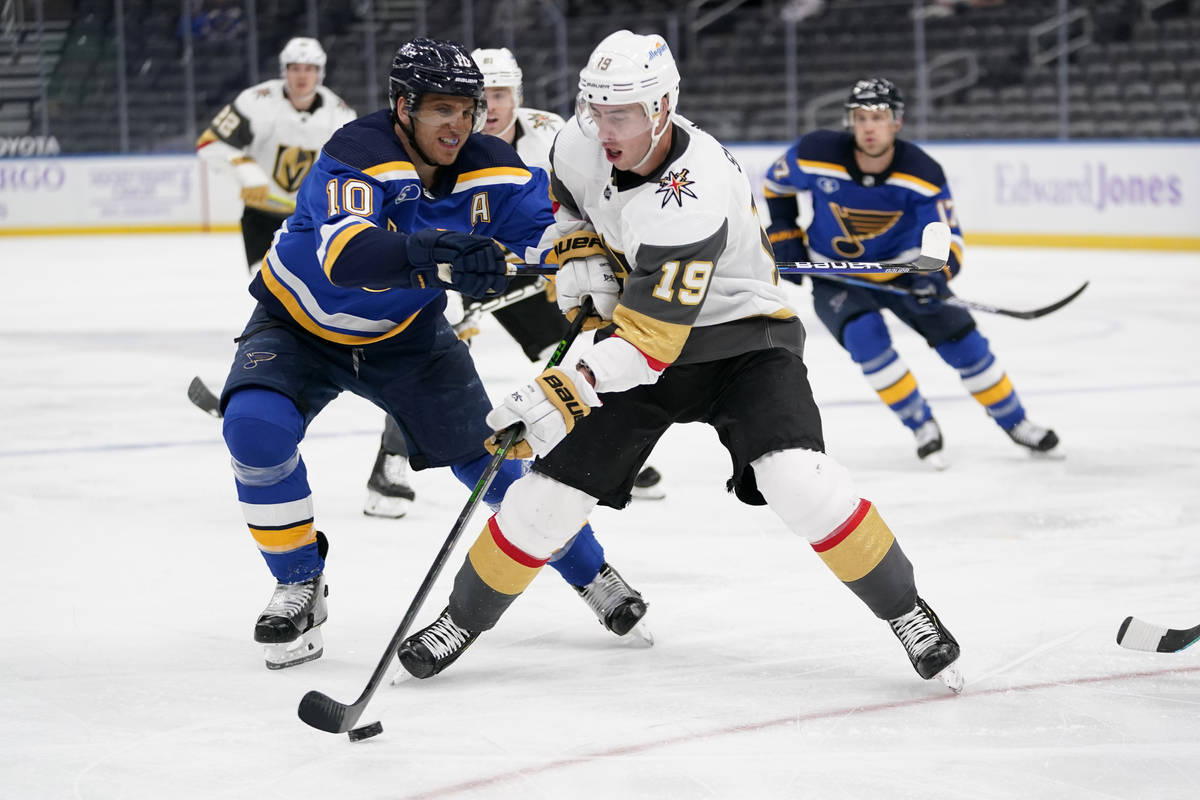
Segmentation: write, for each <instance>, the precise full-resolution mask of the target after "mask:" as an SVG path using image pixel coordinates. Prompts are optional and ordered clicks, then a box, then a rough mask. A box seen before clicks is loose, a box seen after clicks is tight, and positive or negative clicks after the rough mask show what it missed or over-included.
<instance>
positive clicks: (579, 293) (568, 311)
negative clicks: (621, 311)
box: [554, 256, 621, 320]
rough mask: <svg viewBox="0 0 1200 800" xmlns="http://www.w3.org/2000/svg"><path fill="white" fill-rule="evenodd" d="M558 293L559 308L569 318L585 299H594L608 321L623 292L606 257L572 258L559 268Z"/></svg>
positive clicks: (556, 280)
mask: <svg viewBox="0 0 1200 800" xmlns="http://www.w3.org/2000/svg"><path fill="white" fill-rule="evenodd" d="M554 286H555V291H557V292H558V298H557V299H558V308H559V310H560V311H562V312H563V316H565V317H566V318H567V319H569V320H574V319H575V315H576V314H578V313H579V306H580V304H582V303H583V300H584V298H587V297H590V298H592V304H593V306H594V307H595V309H596V311H595V313H596V314H597V315H598V316H599V317H600V318H601V319H605V320H609V319H612V315H613V311H615V310H616V308H617V302H618V298H619V297H620V295H621V287H620V284H618V283H617V276H616V275H614V274H613V271H612V266H611V265H610V264H609V263H608V259H607V258H605V257H604V256H588V257H587V258H573V259H571V260H570V261H568V262H566V263H565V264H563V265H562V266H561V267H559V269H558V275H557V276H556V277H555V279H554Z"/></svg>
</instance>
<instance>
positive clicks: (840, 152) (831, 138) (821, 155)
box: [796, 130, 946, 186]
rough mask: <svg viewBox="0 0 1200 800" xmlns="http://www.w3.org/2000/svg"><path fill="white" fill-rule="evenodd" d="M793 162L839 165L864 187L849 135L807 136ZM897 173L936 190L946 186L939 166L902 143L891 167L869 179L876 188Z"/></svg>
mask: <svg viewBox="0 0 1200 800" xmlns="http://www.w3.org/2000/svg"><path fill="white" fill-rule="evenodd" d="M796 158H797V159H799V160H801V161H823V162H826V163H830V164H838V165H839V166H842V167H844V168H845V169H846V171H847V172H849V173H850V177H851V179H852V180H854V182H855V183H858V184H862V183H863V171H862V170H861V169H859V168H858V162H857V161H856V160H855V158H854V135H853V134H851V133H848V132H843V131H825V130H821V131H813V132H812V133H806V134H805V135H804V136H803V137H801V139H800V141H799V142H798V143H797V145H796ZM896 172H901V173H904V174H906V175H914V176H916V177H918V178H920V179H921V180H924V181H928V182H929V183H932V184H934V185H935V186H942V185H944V184H945V183H946V177H945V175H944V173H943V172H942V168H941V166H940V165H939V164H938V163H937V162H936V161H934V160H933V158H932V157H931V156H930V155H929V154H928V153H926V152H925V151H924V150H922V149H921V148H920V147H918V146H917V145H915V144H913V143H912V142H906V141H905V140H903V139H897V140H896V149H895V152H894V153H893V155H892V161H891V163H889V164H888V165H887V167H886V168H885V169H884V170H883V171H882V172H879V173H875V174H874V175H873V176H872V177H873V179H874V181H873V182H874V184H875V185H879V184H882V183H883V182H884V181H886V180H887V179H888V177H889V176H890V175H892V174H893V173H896Z"/></svg>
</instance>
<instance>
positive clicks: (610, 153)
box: [587, 103, 653, 170]
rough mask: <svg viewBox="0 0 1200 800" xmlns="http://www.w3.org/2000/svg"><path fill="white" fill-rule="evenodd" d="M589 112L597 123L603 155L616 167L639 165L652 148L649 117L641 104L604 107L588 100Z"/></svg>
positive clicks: (624, 167) (623, 167) (625, 168)
mask: <svg viewBox="0 0 1200 800" xmlns="http://www.w3.org/2000/svg"><path fill="white" fill-rule="evenodd" d="M587 110H588V114H589V115H590V116H591V118H592V121H593V122H594V123H595V126H596V134H597V137H598V138H599V140H600V146H601V147H603V148H604V156H605V158H607V159H608V162H609V163H610V164H612V165H613V166H614V167H616V168H617V169H623V170H628V169H631V168H632V167H634V166H636V165H637V164H638V163H639V162H640V161H641V160H642V158H643V157H645V155H646V152H647V151H648V150H649V149H650V143H651V135H650V134H651V128H652V127H653V126H652V124H651V119H650V116H649V115H648V114H647V113H646V108H645V106H643V105H642V104H641V103H626V104H625V105H620V106H601V105H596V104H595V103H588V105H587Z"/></svg>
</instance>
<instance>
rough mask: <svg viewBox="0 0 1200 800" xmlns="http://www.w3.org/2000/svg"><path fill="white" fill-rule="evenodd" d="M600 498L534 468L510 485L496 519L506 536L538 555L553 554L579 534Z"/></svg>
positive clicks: (545, 556)
mask: <svg viewBox="0 0 1200 800" xmlns="http://www.w3.org/2000/svg"><path fill="white" fill-rule="evenodd" d="M595 506H596V498H594V497H592V496H591V495H588V494H585V493H583V492H581V491H579V490H578V489H573V488H571V487H570V486H567V485H566V484H562V483H559V482H558V481H556V480H553V479H551V478H547V477H546V476H545V475H542V474H540V473H537V472H531V473H529V474H528V475H526V476H525V477H523V478H521V480H519V481H517V482H516V483H514V484H513V485H512V486H510V487H509V489H508V493H507V494H505V495H504V502H503V503H501V504H500V511H499V513H498V514H497V515H496V521H497V522H498V523H500V530H501V531H502V532H503V533H504V538H506V539H508V541H510V542H512V543H513V544H514V545H516V546H517V547H519V548H520V549H521V550H522V551H524V552H525V553H527V554H529V555H531V556H533V557H534V558H549V557H550V555H551V554H552V553H553V552H554V551H555V550H557V549H558V548H560V547H562V546H563V544H564V543H565V542H566V541H567V540H568V539H570V538H571V537H572V536H574V535H575V532H576V531H578V530H579V529H580V527H582V526H583V523H584V522H586V521H587V517H588V514H590V513H592V509H593V508H594V507H595Z"/></svg>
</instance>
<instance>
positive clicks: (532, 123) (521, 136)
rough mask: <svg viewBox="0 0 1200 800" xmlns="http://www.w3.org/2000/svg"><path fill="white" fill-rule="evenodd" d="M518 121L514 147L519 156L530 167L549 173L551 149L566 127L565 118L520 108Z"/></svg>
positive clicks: (517, 113)
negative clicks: (556, 137) (564, 126)
mask: <svg viewBox="0 0 1200 800" xmlns="http://www.w3.org/2000/svg"><path fill="white" fill-rule="evenodd" d="M516 119H517V121H516V128H517V136H516V139H515V140H514V141H513V147H515V148H516V150H517V155H519V156H520V157H521V160H522V161H524V162H525V163H526V164H528V165H529V166H531V167H541V168H542V169H544V170H546V171H547V172H549V171H550V148H551V147H552V146H553V145H554V137H555V135H556V134H557V133H558V132H559V130H561V129H562V126H563V125H564V122H563V118H562V117H560V116H559V115H558V114H554V113H551V112H549V111H538V110H537V109H536V108H518V109H517V110H516Z"/></svg>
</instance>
